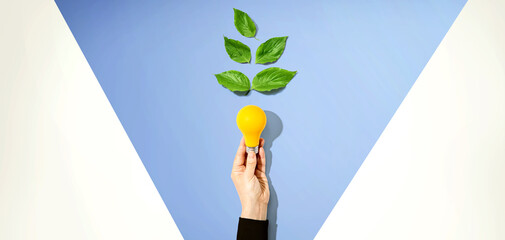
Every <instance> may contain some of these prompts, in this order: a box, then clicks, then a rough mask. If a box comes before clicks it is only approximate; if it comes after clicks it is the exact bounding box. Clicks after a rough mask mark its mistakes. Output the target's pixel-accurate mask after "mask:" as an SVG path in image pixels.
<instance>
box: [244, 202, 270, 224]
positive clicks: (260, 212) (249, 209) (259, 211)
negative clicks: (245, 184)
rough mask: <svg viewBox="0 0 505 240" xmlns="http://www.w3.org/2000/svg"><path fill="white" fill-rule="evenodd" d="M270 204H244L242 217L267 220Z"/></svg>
mask: <svg viewBox="0 0 505 240" xmlns="http://www.w3.org/2000/svg"><path fill="white" fill-rule="evenodd" d="M267 209H268V204H263V203H258V204H249V205H243V206H242V214H241V215H240V217H241V218H248V219H254V220H267Z"/></svg>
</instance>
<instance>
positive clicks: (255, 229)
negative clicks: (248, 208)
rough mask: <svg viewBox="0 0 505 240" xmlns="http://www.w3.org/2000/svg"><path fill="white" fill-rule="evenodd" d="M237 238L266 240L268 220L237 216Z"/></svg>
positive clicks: (240, 239) (241, 239)
mask: <svg viewBox="0 0 505 240" xmlns="http://www.w3.org/2000/svg"><path fill="white" fill-rule="evenodd" d="M237 240H268V220H265V221H261V220H253V219H247V218H239V220H238V231H237Z"/></svg>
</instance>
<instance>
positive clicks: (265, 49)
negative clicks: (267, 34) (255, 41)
mask: <svg viewBox="0 0 505 240" xmlns="http://www.w3.org/2000/svg"><path fill="white" fill-rule="evenodd" d="M287 39H288V37H274V38H270V39H268V40H267V41H266V42H264V43H262V44H261V45H260V46H259V47H258V50H256V60H255V61H256V63H261V64H264V63H271V62H275V61H277V60H279V58H280V57H281V55H282V53H283V52H284V48H285V47H286V40H287Z"/></svg>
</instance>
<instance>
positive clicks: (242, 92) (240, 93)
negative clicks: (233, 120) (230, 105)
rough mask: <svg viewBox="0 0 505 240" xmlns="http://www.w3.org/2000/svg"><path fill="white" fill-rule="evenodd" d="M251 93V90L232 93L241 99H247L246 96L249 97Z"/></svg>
mask: <svg viewBox="0 0 505 240" xmlns="http://www.w3.org/2000/svg"><path fill="white" fill-rule="evenodd" d="M250 91H251V90H249V91H232V92H233V94H235V95H237V96H239V97H245V96H247V95H249V92H250Z"/></svg>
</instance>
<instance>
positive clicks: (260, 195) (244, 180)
mask: <svg viewBox="0 0 505 240" xmlns="http://www.w3.org/2000/svg"><path fill="white" fill-rule="evenodd" d="M264 143H265V140H264V139H263V138H262V139H260V145H259V151H258V156H256V154H255V153H254V152H248V153H246V146H245V142H244V138H242V140H241V141H240V146H239V147H238V150H237V155H236V156H235V160H234V161H233V168H232V171H231V179H232V180H233V183H234V184H235V188H236V189H237V193H238V196H239V198H240V203H241V204H242V214H241V216H240V217H242V218H249V219H254V220H266V219H267V207H268V200H269V199H270V190H269V189H268V179H267V176H266V174H265V165H266V159H265V150H264V149H263V144H264Z"/></svg>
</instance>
